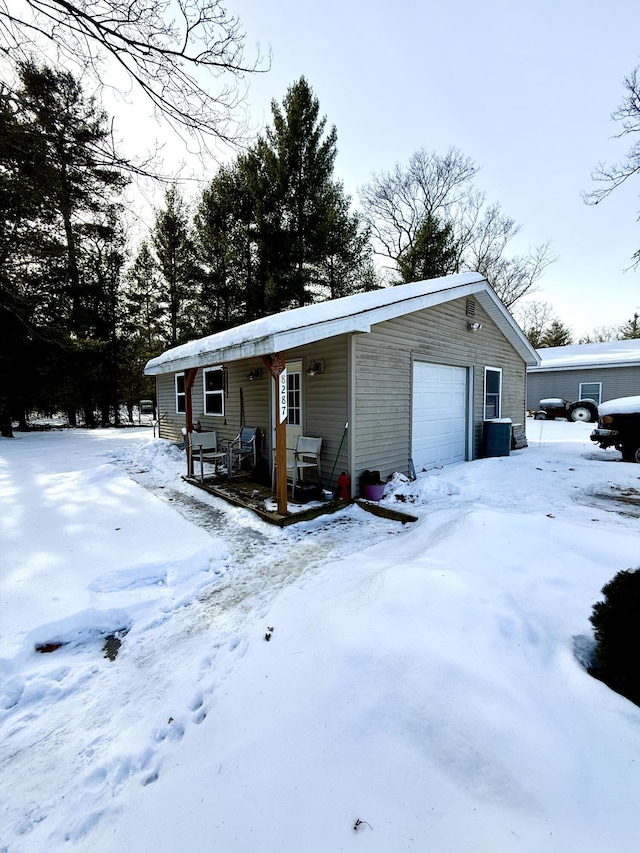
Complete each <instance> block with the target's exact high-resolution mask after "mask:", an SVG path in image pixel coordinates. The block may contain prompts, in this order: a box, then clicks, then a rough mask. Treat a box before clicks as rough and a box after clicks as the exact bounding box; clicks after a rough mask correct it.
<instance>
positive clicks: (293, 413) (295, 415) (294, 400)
mask: <svg viewBox="0 0 640 853" xmlns="http://www.w3.org/2000/svg"><path fill="white" fill-rule="evenodd" d="M301 378H302V374H301V373H289V371H287V408H288V414H287V423H288V424H289V426H300V424H301V422H302V419H301V416H302V398H301V396H300V391H301V382H300V380H301Z"/></svg>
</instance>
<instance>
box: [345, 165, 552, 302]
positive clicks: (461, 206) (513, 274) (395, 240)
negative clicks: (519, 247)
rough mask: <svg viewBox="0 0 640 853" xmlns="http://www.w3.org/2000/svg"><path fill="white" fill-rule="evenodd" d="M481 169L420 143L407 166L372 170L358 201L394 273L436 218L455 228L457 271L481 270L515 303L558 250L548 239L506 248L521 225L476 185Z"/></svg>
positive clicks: (502, 295) (377, 247) (530, 288)
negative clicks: (519, 251) (514, 250)
mask: <svg viewBox="0 0 640 853" xmlns="http://www.w3.org/2000/svg"><path fill="white" fill-rule="evenodd" d="M477 172H478V166H477V165H476V164H475V163H474V161H473V160H472V159H471V158H469V157H466V156H465V155H463V154H462V153H461V152H460V151H458V149H456V148H451V149H449V151H447V153H446V154H445V155H444V156H441V155H439V154H437V153H435V152H429V151H426V150H424V149H421V150H420V151H417V152H415V153H414V154H413V156H412V157H411V159H410V161H409V164H408V165H407V166H406V167H402V166H396V167H395V169H394V170H393V171H391V172H386V173H381V174H378V175H374V176H373V178H372V180H371V181H370V183H369V184H367V185H366V186H364V187H363V188H362V189H361V190H360V201H361V204H362V207H363V211H364V217H365V219H366V221H367V223H368V225H369V227H370V229H371V233H372V236H373V240H374V246H375V250H376V254H377V255H379V256H380V257H383V258H387V259H389V260H390V261H391V262H392V264H391V267H390V269H391V277H392V278H393V274H394V273H396V274H397V270H398V264H399V261H400V259H401V258H403V257H405V256H406V255H407V254H408V253H411V252H413V251H415V250H416V241H417V239H418V237H419V235H420V233H421V229H422V228H423V226H424V223H425V222H426V221H428V220H429V218H434V219H437V220H438V221H439V222H441V223H442V224H443V225H450V226H451V228H452V242H453V243H455V245H456V250H457V260H456V266H455V271H456V272H461V271H464V270H474V271H478V272H481V273H482V274H483V275H484V276H486V278H487V280H488V281H489V282H490V283H491V285H492V286H493V287H494V289H495V290H496V292H497V293H498V295H499V296H500V298H501V299H502V301H503V302H504V303H505V305H506V306H507V307H510V306H512V305H514V304H515V303H516V302H517V300H519V299H521V298H522V297H523V296H524V295H525V294H527V293H531V292H533V291H534V289H535V285H536V282H537V281H538V279H539V278H540V276H541V275H542V273H543V272H544V270H545V268H546V267H547V266H548V265H549V264H550V263H553V261H554V260H555V257H554V256H553V255H552V253H551V249H550V245H549V243H543V244H542V245H540V246H537V247H533V248H531V249H530V250H529V251H528V253H527V254H526V255H513V254H512V255H509V254H508V250H509V244H510V243H511V241H512V240H513V239H514V238H515V237H516V236H517V235H518V234H519V232H520V226H519V225H518V224H517V223H516V222H515V221H514V220H513V219H512V218H510V217H508V216H506V215H505V214H504V213H503V212H502V209H501V207H500V205H499V204H488V203H487V200H486V196H485V194H484V193H482V192H479V191H478V190H476V189H475V187H474V180H475V177H476V174H477Z"/></svg>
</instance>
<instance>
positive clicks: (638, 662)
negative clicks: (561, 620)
mask: <svg viewBox="0 0 640 853" xmlns="http://www.w3.org/2000/svg"><path fill="white" fill-rule="evenodd" d="M602 593H603V595H604V597H605V600H604V601H600V602H598V603H597V604H595V605H594V607H593V613H592V614H591V624H592V625H593V627H594V630H595V640H596V665H595V666H594V667H592V668H591V669H590V673H591V675H593V676H595V677H596V678H598V679H600V681H604V683H605V684H606V685H608V686H609V687H610V688H611V689H612V690H615V691H616V692H617V693H620V694H622V696H626V698H627V699H630V700H631V701H632V702H635V704H636V705H640V570H638V569H626V570H625V571H622V572H618V574H617V575H616V576H615V577H614V578H613V580H610V581H609V583H608V584H606V585H605V586H604V587H603V588H602Z"/></svg>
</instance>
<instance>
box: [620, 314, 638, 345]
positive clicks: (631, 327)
mask: <svg viewBox="0 0 640 853" xmlns="http://www.w3.org/2000/svg"><path fill="white" fill-rule="evenodd" d="M639 321H640V314H637V313H636V314H634V315H633V317H632V318H631V320H627V322H626V323H625V324H624V325H623V326H620V330H619V337H620V339H621V340H623V341H624V340H630V339H631V338H640V322H639Z"/></svg>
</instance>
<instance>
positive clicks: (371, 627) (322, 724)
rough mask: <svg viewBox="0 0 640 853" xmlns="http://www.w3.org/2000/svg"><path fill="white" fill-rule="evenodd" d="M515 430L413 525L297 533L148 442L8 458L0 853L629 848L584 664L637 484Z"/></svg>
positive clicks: (58, 442)
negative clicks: (193, 476)
mask: <svg viewBox="0 0 640 853" xmlns="http://www.w3.org/2000/svg"><path fill="white" fill-rule="evenodd" d="M528 430H529V445H530V446H529V448H527V449H525V450H521V451H517V452H514V453H512V454H511V456H510V457H506V458H495V459H484V460H479V461H477V462H473V463H467V464H460V465H454V466H449V467H447V468H445V469H441V470H437V471H433V472H430V473H428V474H421V475H420V476H419V478H418V480H417V481H416V482H414V483H403V482H402V481H401V479H400V478H397V481H396V482H395V483H394V485H393V487H390V488H388V490H387V493H388V494H387V497H385V503H386V504H388V505H389V506H392V507H396V508H399V509H402V508H403V507H404V508H406V509H408V510H409V511H410V512H411V513H413V514H414V515H417V516H418V517H419V520H418V522H416V523H414V524H407V525H405V526H402V525H400V524H398V523H397V522H393V521H388V520H384V519H379V518H376V517H374V516H372V515H370V514H368V513H366V512H364V511H363V510H362V509H360V508H358V507H357V506H351V507H348V508H346V509H344V510H342V511H341V512H340V513H337V514H336V515H333V516H331V517H324V518H321V519H318V520H316V521H314V522H304V523H300V524H296V525H293V526H291V527H289V528H287V529H285V530H281V529H279V528H273V527H269V526H267V525H265V524H264V523H262V522H261V521H259V520H258V519H257V518H255V517H253V516H252V515H251V514H250V513H248V512H247V511H244V510H240V509H236V508H232V507H230V506H228V505H226V504H224V503H222V502H221V501H219V500H217V499H215V498H212V497H208V496H207V495H205V494H203V493H202V492H201V491H199V490H196V489H193V488H192V487H190V486H188V485H187V484H185V483H184V482H183V481H181V479H180V475H181V474H182V472H183V468H184V460H183V455H182V453H181V452H180V451H179V450H177V449H176V448H175V447H173V446H172V445H169V444H168V443H166V442H163V441H159V440H155V441H154V440H153V438H152V436H151V430H150V429H146V430H145V429H142V430H140V429H127V430H98V431H91V432H89V431H83V430H63V431H54V432H49V433H34V434H28V435H27V434H18V435H17V436H16V438H15V439H2V440H0V564H1V570H0V851H2V853H33V851H47V853H49V851H59V850H69V851H75V850H82V851H91V852H92V853H111V852H112V851H113V853H115V851H119V853H120V851H133V853H147V851H148V853H163V851H166V853H177V852H178V851H193V853H201V851H202V853H204V851H207V853H208V852H209V851H221V853H254V851H264V853H274V851H288V853H300V852H301V851H305V853H335V851H343V850H366V851H367V853H397V851H405V850H407V851H408V850H415V851H420V853H427V851H429V853H445V851H447V853H449V852H450V853H458V851H460V853H462V851H464V853H467V851H486V853H510V851H514V853H515V851H519V852H520V851H526V853H548V851H549V852H550V851H558V853H560V851H562V853H572V851H580V853H591V851H593V853H596V851H597V853H603V851H607V852H608V851H616V853H626V851H635V850H636V849H637V844H638V838H639V837H640V812H639V811H638V803H639V802H640V709H639V708H637V707H636V706H634V705H633V704H631V703H630V702H628V701H627V700H626V699H624V698H622V697H621V696H618V695H617V694H615V693H613V692H611V691H610V690H609V689H608V688H607V687H606V686H605V685H603V684H601V683H599V682H598V681H595V680H594V679H592V678H591V677H590V676H589V675H588V674H587V673H586V672H585V670H584V667H583V665H582V664H581V661H584V660H585V659H586V658H587V657H588V655H589V652H590V644H591V628H590V623H589V616H590V613H591V608H592V605H593V603H594V602H595V601H597V600H599V599H600V598H601V594H600V591H601V588H602V586H603V585H604V584H605V583H606V582H607V581H609V580H610V579H611V578H612V577H613V576H614V575H615V574H616V573H617V572H618V571H619V570H620V569H625V568H632V567H633V568H635V567H636V566H637V565H638V563H639V562H640V559H639V557H640V555H639V548H638V546H639V544H640V537H639V526H640V518H639V516H640V503H639V502H640V466H639V465H634V464H631V463H625V462H621V461H620V454H618V453H617V452H616V451H613V450H612V451H602V450H599V449H598V448H597V447H596V446H595V445H593V444H592V443H591V442H590V441H589V438H588V436H589V433H590V431H591V425H589V424H584V423H576V424H574V423H566V422H561V421H557V422H544V421H529V423H528ZM617 498H619V499H620V500H617ZM267 634H270V635H271V636H270V639H269V641H268V642H267V640H266V635H267ZM108 636H111V637H112V638H114V639H113V640H112V641H111V644H110V645H109V650H112V654H111V656H112V657H115V659H113V660H111V659H109V658H108V657H105V651H104V646H105V638H106V637H108ZM117 640H120V641H121V646H120V647H119V649H118V648H117ZM58 644H60V645H58ZM37 646H44V647H45V649H55V650H53V651H46V652H45V653H40V652H37V651H36V647H37ZM116 653H117V654H116ZM357 822H359V823H357ZM356 825H357V827H358V828H357V830H356V829H354V826H356Z"/></svg>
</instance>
